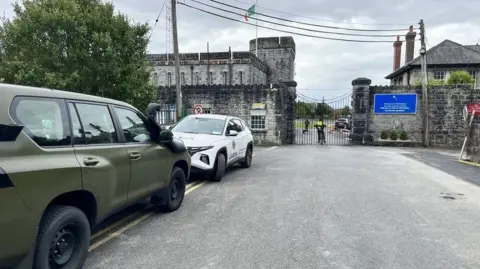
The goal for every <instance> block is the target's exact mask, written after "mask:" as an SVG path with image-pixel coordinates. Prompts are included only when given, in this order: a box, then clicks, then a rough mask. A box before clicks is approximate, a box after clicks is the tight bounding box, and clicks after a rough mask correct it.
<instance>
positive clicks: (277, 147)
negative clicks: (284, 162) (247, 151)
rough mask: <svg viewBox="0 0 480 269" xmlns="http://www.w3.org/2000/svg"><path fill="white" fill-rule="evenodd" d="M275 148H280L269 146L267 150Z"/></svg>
mask: <svg viewBox="0 0 480 269" xmlns="http://www.w3.org/2000/svg"><path fill="white" fill-rule="evenodd" d="M274 148H278V146H273V147H269V148H268V149H266V150H271V149H274Z"/></svg>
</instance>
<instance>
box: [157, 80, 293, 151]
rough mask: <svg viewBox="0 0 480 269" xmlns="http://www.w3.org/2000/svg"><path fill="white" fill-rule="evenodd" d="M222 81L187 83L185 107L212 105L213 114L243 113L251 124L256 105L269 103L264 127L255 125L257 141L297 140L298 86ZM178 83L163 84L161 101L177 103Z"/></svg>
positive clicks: (184, 92)
mask: <svg viewBox="0 0 480 269" xmlns="http://www.w3.org/2000/svg"><path fill="white" fill-rule="evenodd" d="M272 86H273V87H272V88H270V85H243V86H240V85H236V86H229V87H225V86H222V85H210V86H207V85H200V86H186V87H184V88H183V89H182V91H183V99H184V101H183V103H184V105H183V106H184V108H185V109H186V112H187V113H188V114H192V113H193V108H194V106H195V105H197V104H200V105H202V106H203V107H204V108H208V109H210V111H211V113H212V114H224V115H231V116H236V117H239V118H241V119H243V120H245V122H247V124H248V125H249V126H250V127H251V123H252V121H251V118H252V111H251V108H252V105H253V104H254V103H264V104H266V117H265V128H264V129H252V132H253V134H254V139H255V144H256V145H281V144H292V143H293V141H295V137H294V135H295V129H294V107H295V90H292V89H289V88H287V87H286V86H283V85H278V84H275V85H272ZM175 100H176V98H175V89H174V87H159V88H158V102H159V103H160V104H175V102H176V101H175Z"/></svg>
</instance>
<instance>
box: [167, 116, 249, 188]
mask: <svg viewBox="0 0 480 269" xmlns="http://www.w3.org/2000/svg"><path fill="white" fill-rule="evenodd" d="M169 129H170V130H171V131H172V132H173V135H174V137H175V138H178V139H181V140H182V141H183V143H185V146H187V149H188V151H189V152H190V156H191V157H192V173H201V174H203V175H208V176H209V177H210V178H211V179H212V180H215V181H220V180H222V177H223V175H224V174H225V169H226V168H227V167H229V166H232V165H234V164H237V163H239V164H240V165H241V166H242V167H244V168H248V167H250V165H251V164H252V153H253V136H252V133H251V132H250V129H248V127H247V125H246V123H245V121H243V120H242V119H239V118H236V117H230V116H225V115H215V114H200V115H189V116H187V117H185V118H183V119H182V120H180V121H179V122H177V123H176V124H175V125H173V126H170V127H169Z"/></svg>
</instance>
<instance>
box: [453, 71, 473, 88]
mask: <svg viewBox="0 0 480 269" xmlns="http://www.w3.org/2000/svg"><path fill="white" fill-rule="evenodd" d="M473 82H474V80H473V78H472V76H470V74H469V73H468V72H467V71H464V70H461V71H454V72H450V77H449V78H448V80H447V85H461V84H473Z"/></svg>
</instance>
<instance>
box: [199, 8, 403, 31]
mask: <svg viewBox="0 0 480 269" xmlns="http://www.w3.org/2000/svg"><path fill="white" fill-rule="evenodd" d="M190 1H192V2H195V3H198V4H201V5H204V6H207V7H211V8H214V9H217V10H221V11H223V12H227V13H230V14H234V15H238V16H241V17H244V16H245V15H244V14H240V13H236V12H233V11H230V10H226V9H223V8H219V7H216V6H213V5H209V4H206V3H202V2H200V1H197V0H190ZM252 19H254V20H257V21H261V22H266V23H269V24H275V25H279V26H284V27H289V28H294V29H299V30H304V31H310V32H316V33H323V34H334V35H345V36H362V37H396V36H398V35H379V34H374V35H372V34H351V33H339V32H330V31H322V30H314V29H308V28H304V27H298V26H293V25H288V24H281V23H276V22H272V21H268V20H262V19H259V18H255V17H252ZM281 20H283V21H288V20H285V19H281Z"/></svg>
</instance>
